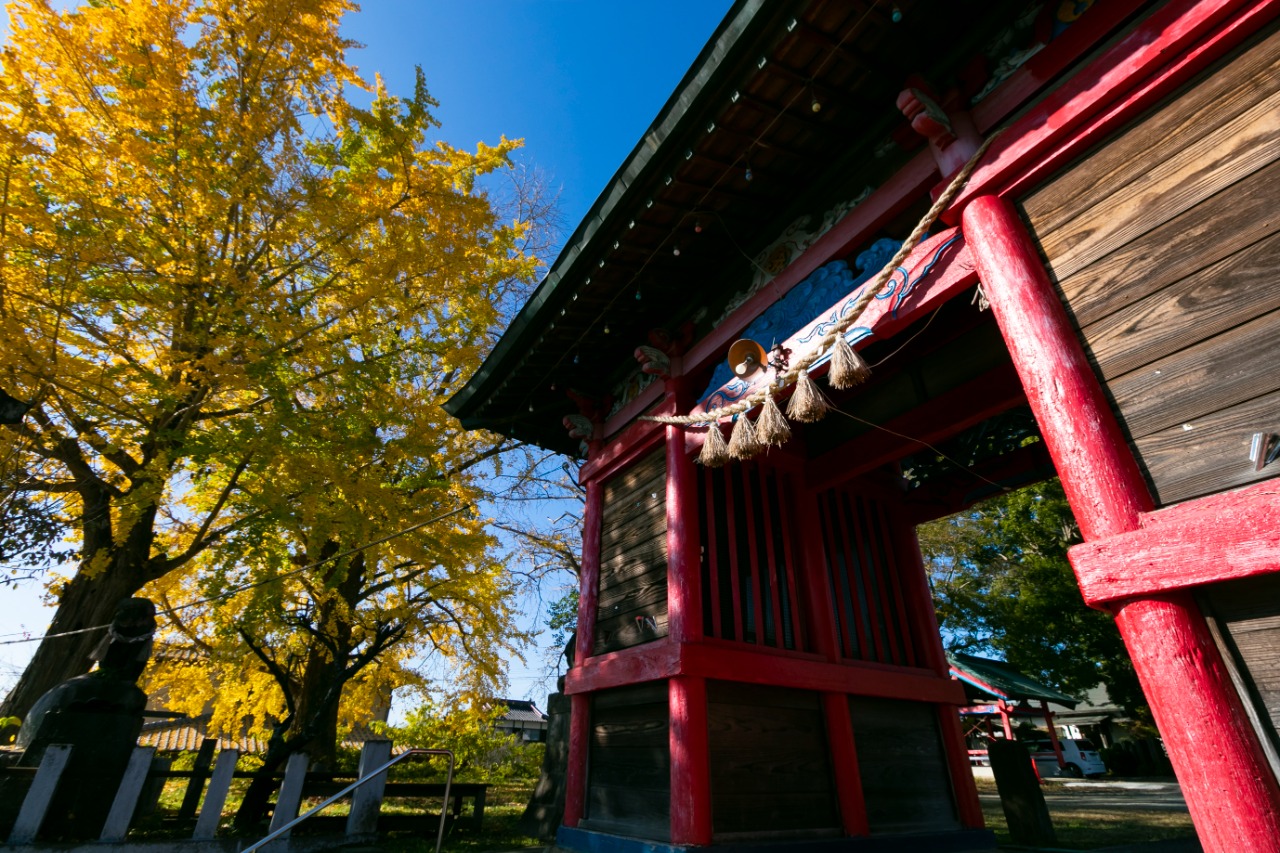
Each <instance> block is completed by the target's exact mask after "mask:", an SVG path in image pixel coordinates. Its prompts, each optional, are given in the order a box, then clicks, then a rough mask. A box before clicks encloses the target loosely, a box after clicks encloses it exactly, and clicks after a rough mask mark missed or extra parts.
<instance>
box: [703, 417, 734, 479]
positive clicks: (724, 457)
mask: <svg viewBox="0 0 1280 853" xmlns="http://www.w3.org/2000/svg"><path fill="white" fill-rule="evenodd" d="M698 461H699V462H700V463H702V464H703V465H705V466H707V467H708V468H719V467H720V466H721V465H723V464H724V463H726V462H728V461H729V448H728V446H726V445H725V443H724V433H722V432H720V423H719V421H712V422H711V423H709V424H707V437H706V438H705V439H703V441H702V452H700V453H699V454H698Z"/></svg>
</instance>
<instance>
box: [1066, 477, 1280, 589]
mask: <svg viewBox="0 0 1280 853" xmlns="http://www.w3.org/2000/svg"><path fill="white" fill-rule="evenodd" d="M1277 519H1280V485H1277V484H1276V483H1275V482H1274V481H1267V482H1264V483H1258V484H1255V485H1253V486H1250V487H1248V488H1245V489H1241V490H1239V491H1235V492H1225V493H1223V494H1218V495H1213V496H1211V497H1207V498H1202V499H1200V500H1197V501H1192V502H1190V503H1188V504H1184V505H1181V506H1178V507H1173V508H1170V509H1167V510H1158V511H1156V512H1152V513H1144V514H1143V515H1142V516H1141V517H1140V519H1139V521H1140V522H1141V524H1142V526H1141V527H1140V528H1139V529H1138V530H1135V531H1132V532H1131V533H1125V534H1123V535H1120V536H1112V537H1110V538H1107V539H1100V540H1098V541H1096V542H1086V543H1084V544H1082V545H1077V546H1075V547H1074V548H1072V549H1071V550H1070V551H1069V552H1068V556H1069V557H1070V559H1071V566H1072V568H1073V569H1075V572H1076V578H1077V580H1079V581H1080V591H1081V592H1083V593H1084V600H1085V601H1087V602H1088V603H1089V604H1092V605H1094V606H1098V605H1099V604H1103V603H1105V602H1108V601H1115V600H1117V599H1125V598H1136V597H1139V596H1144V595H1153V594H1156V593H1162V592H1168V591H1170V590H1176V589H1183V588H1185V587H1191V586H1199V585H1201V584H1209V583H1221V582H1223V581H1229V580H1236V579H1238V578H1247V577H1254V576H1256V575H1263V574H1270V573H1272V572H1280V527H1277V525H1276V520H1277Z"/></svg>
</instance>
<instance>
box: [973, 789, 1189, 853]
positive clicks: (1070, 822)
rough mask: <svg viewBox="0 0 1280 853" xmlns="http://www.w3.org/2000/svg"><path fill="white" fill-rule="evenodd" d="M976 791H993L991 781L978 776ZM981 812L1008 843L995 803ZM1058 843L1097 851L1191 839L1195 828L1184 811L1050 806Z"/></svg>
mask: <svg viewBox="0 0 1280 853" xmlns="http://www.w3.org/2000/svg"><path fill="white" fill-rule="evenodd" d="M977 782H978V791H979V793H983V794H994V793H996V786H995V783H994V782H991V781H989V780H984V779H979V780H977ZM1061 792H1062V793H1063V794H1065V795H1067V796H1073V795H1079V796H1086V795H1088V794H1089V791H1088V789H1085V788H1075V787H1066V788H1063V789H1061ZM982 814H983V817H984V818H985V819H986V822H987V828H988V829H990V830H992V831H993V832H995V834H996V840H997V841H998V842H999V843H1000V844H1002V845H1003V844H1011V843H1012V841H1011V839H1010V838H1009V828H1008V825H1007V824H1006V823H1005V819H1004V811H1003V810H1002V809H1001V807H1000V804H999V803H998V802H986V801H984V802H983V804H982ZM1049 816H1050V817H1051V818H1052V819H1053V828H1054V832H1055V833H1056V834H1057V837H1058V843H1057V846H1058V847H1060V848H1063V849H1067V850H1097V849H1099V848H1102V847H1117V846H1120V845H1123V844H1139V843H1142V842H1146V841H1172V840H1176V839H1183V838H1194V837H1195V834H1196V831H1195V828H1194V827H1193V826H1192V824H1191V816H1190V815H1189V814H1187V813H1186V812H1181V811H1178V812H1164V811H1159V812H1158V811H1139V810H1131V811H1126V810H1124V809H1123V807H1119V808H1116V809H1105V810H1100V809H1097V808H1091V807H1087V806H1084V805H1081V806H1079V807H1074V806H1071V805H1067V806H1062V805H1050V806H1049Z"/></svg>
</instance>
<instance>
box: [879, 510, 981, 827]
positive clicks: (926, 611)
mask: <svg viewBox="0 0 1280 853" xmlns="http://www.w3.org/2000/svg"><path fill="white" fill-rule="evenodd" d="M890 513H891V514H890V524H891V525H892V531H893V541H894V542H895V543H897V544H896V546H895V547H896V549H897V556H898V565H899V567H900V571H901V578H902V591H903V594H904V595H905V596H906V597H907V602H908V605H907V606H908V607H910V608H911V610H912V611H913V612H914V613H915V614H916V618H915V619H913V620H912V622H913V623H914V624H913V626H912V627H913V629H914V631H915V634H914V636H913V639H914V640H915V642H916V648H918V649H920V651H921V656H922V658H923V660H922V661H921V663H922V664H923V665H925V666H928V667H929V668H930V669H932V670H933V671H934V672H936V673H938V674H939V675H941V676H944V677H945V676H948V675H949V674H950V672H951V666H950V664H948V663H947V654H946V651H945V650H944V649H943V648H942V632H941V631H940V630H939V628H938V617H937V614H936V613H935V612H934V609H933V594H932V593H931V592H930V591H929V579H928V576H927V575H926V574H925V567H924V555H923V554H921V553H920V539H919V538H918V537H917V536H916V528H915V525H914V524H912V523H911V522H910V521H909V520H908V519H907V517H906V514H905V513H904V512H903V511H902V506H901V504H899V505H897V506H895V507H893V508H892V509H891V510H890ZM937 717H938V732H939V734H940V735H941V736H942V748H943V751H944V752H945V753H946V757H947V768H948V769H949V770H950V772H951V784H952V787H953V788H954V789H955V794H956V809H957V812H958V814H959V817H960V823H961V824H963V825H964V826H967V827H972V828H975V829H981V828H982V827H983V826H985V825H986V821H985V820H984V818H983V817H982V803H981V801H980V800H979V799H978V784H977V783H976V782H975V781H974V780H973V765H972V764H970V763H969V744H968V743H967V742H966V741H965V736H964V729H963V727H962V726H961V725H960V709H959V708H956V707H954V706H948V705H938V706H937Z"/></svg>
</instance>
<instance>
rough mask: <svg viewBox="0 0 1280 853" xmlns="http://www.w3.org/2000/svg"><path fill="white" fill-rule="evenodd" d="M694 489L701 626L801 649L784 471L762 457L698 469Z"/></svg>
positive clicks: (713, 634)
mask: <svg viewBox="0 0 1280 853" xmlns="http://www.w3.org/2000/svg"><path fill="white" fill-rule="evenodd" d="M698 488H699V494H700V496H701V500H699V502H698V503H699V513H698V521H699V524H700V532H701V541H702V619H703V630H704V632H705V633H706V635H707V636H709V637H719V638H722V639H726V640H737V641H739V642H744V643H754V644H756V645H761V646H771V647H774V648H779V649H798V650H806V645H807V643H806V640H805V637H804V631H803V627H802V625H801V623H800V616H799V613H798V610H799V605H798V601H799V600H798V597H797V594H796V573H797V571H798V567H799V559H798V557H797V549H796V547H795V543H794V542H793V538H794V536H795V534H794V532H793V531H794V530H795V524H794V523H793V518H792V516H793V512H792V505H793V501H792V500H791V499H790V487H789V483H788V482H787V480H786V476H785V474H783V473H782V472H779V471H777V470H775V469H773V468H771V467H769V466H768V465H767V464H765V463H762V462H759V461H754V462H747V463H742V464H734V465H726V466H725V467H723V468H700V469H699V471H698Z"/></svg>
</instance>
